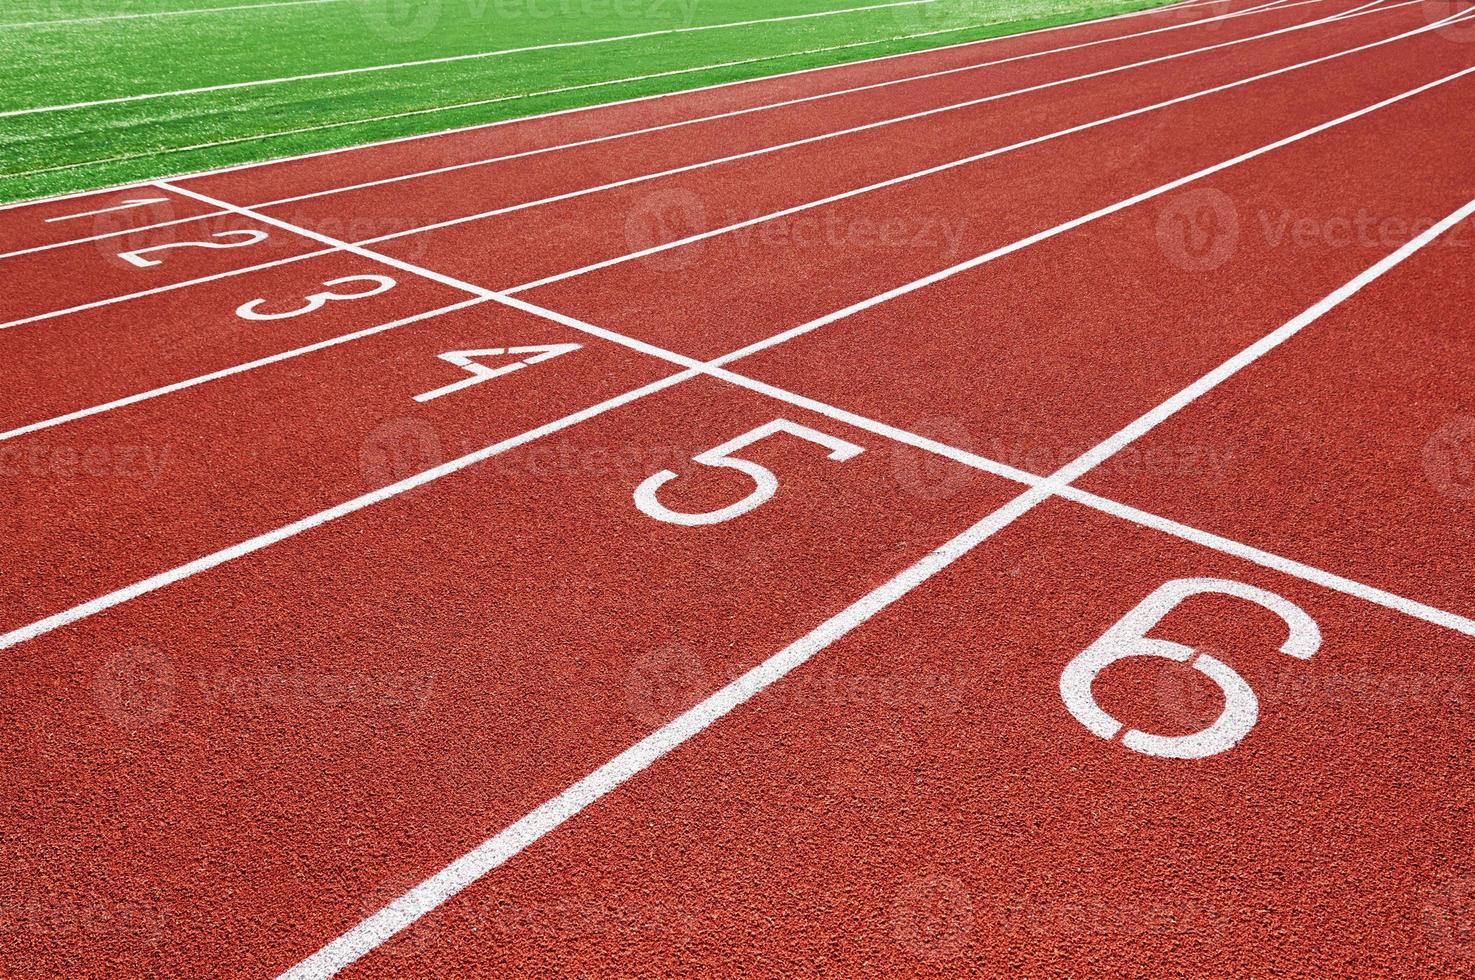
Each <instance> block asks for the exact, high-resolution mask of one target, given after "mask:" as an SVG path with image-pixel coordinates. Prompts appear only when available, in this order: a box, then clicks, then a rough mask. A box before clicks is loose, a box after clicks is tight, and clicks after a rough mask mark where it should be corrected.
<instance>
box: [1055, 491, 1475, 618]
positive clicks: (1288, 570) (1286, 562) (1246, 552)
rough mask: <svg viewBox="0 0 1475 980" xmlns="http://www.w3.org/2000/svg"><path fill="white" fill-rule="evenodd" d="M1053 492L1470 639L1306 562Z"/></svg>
mask: <svg viewBox="0 0 1475 980" xmlns="http://www.w3.org/2000/svg"><path fill="white" fill-rule="evenodd" d="M1056 492H1057V493H1058V494H1059V496H1061V497H1064V498H1065V499H1067V500H1072V501H1074V502H1076V503H1078V504H1084V505H1085V506H1087V507H1091V508H1094V509H1095V510H1099V511H1101V512H1102V513H1104V514H1110V515H1112V516H1113V517H1118V518H1120V519H1122V520H1124V521H1127V522H1128V523H1131V524H1137V525H1140V526H1141V527H1146V528H1152V529H1153V530H1155V531H1161V532H1162V533H1164V534H1168V535H1172V536H1173V537H1175V538H1179V539H1181V540H1183V541H1189V542H1192V543H1193V544H1197V545H1200V546H1202V547H1205V548H1209V549H1211V550H1213V551H1218V552H1221V553H1223V554H1226V555H1231V556H1233V557H1235V558H1240V559H1243V560H1244V561H1248V562H1252V563H1254V564H1256V565H1259V566H1260V567H1262V568H1268V569H1270V570H1271V571H1275V572H1280V573H1281V574H1283V575H1289V576H1291V577H1293V578H1298V579H1301V580H1303V581H1306V582H1310V583H1312V584H1313V585H1319V586H1321V587H1322V588H1324V589H1330V590H1331V591H1333V592H1340V593H1342V594H1343V595H1347V596H1351V597H1352V598H1354V599H1361V600H1363V601H1364V602H1370V603H1372V604H1374V605H1378V606H1382V607H1383V608H1385V609H1391V610H1393V611H1394V612H1399V613H1402V614H1404V615H1405V616H1411V617H1413V618H1414V619H1421V620H1423V621H1424V622H1426V623H1431V624H1433V625H1435V626H1442V627H1444V628H1445V629H1448V630H1453V631H1454V632H1456V633H1463V634H1464V635H1466V636H1475V620H1471V619H1470V618H1468V617H1466V616H1460V615H1457V614H1455V613H1452V612H1447V611H1445V610H1443V609H1437V608H1435V607H1434V606H1431V605H1429V604H1428V603H1424V602H1419V601H1417V600H1415V599H1410V598H1408V597H1406V596H1401V595H1396V594H1394V593H1392V592H1389V591H1387V590H1386V589H1380V588H1377V587H1376V586H1372V585H1366V584H1364V583H1362V582H1356V581H1353V580H1352V579H1350V578H1347V577H1345V576H1342V575H1336V574H1333V573H1332V572H1328V571H1326V570H1324V569H1321V568H1317V567H1315V566H1314V565H1308V564H1306V563H1305V562H1300V561H1296V560H1295V559H1293V558H1286V557H1283V556H1281V555H1277V554H1273V553H1271V552H1269V551H1265V550H1263V549H1261V548H1256V547H1254V546H1253V545H1248V544H1245V543H1243V542H1240V541H1235V540H1233V539H1231V538H1226V537H1224V536H1222V535H1218V534H1214V533H1213V532H1211V531H1204V530H1201V529H1199V528H1196V527H1189V526H1188V525H1187V524H1182V523H1180V522H1178V521H1174V520H1170V519H1169V518H1166V517H1161V516H1159V515H1157V514H1151V513H1148V512H1147V511H1145V510H1142V509H1140V508H1137V507H1133V506H1130V505H1129V504H1123V503H1119V502H1118V501H1115V500H1109V499H1107V498H1106V497H1102V496H1100V495H1098V494H1094V493H1090V492H1088V491H1085V490H1081V489H1080V488H1078V487H1073V486H1071V487H1063V488H1062V489H1060V490H1058V491H1056Z"/></svg>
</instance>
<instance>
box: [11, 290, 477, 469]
mask: <svg viewBox="0 0 1475 980" xmlns="http://www.w3.org/2000/svg"><path fill="white" fill-rule="evenodd" d="M487 301H488V297H483V296H474V297H472V298H471V299H466V300H462V301H461V302H459V303H452V304H450V305H449V306H442V307H439V308H437V309H434V310H428V311H426V312H424V313H416V314H415V315H413V316H407V317H402V318H400V319H398V320H393V321H390V322H389V323H381V324H378V325H377V326H372V327H366V328H364V329H362V330H355V331H353V332H352V333H346V334H340V335H338V336H336V337H329V338H327V339H326V340H320V341H317V342H316V343H312V344H307V345H305V346H302V347H297V348H294V349H292V350H288V351H282V352H280V353H277V354H270V355H267V356H266V357H259V358H257V359H256V360H254V361H247V362H246V363H244V364H236V365H232V366H231V367H227V368H221V369H220V370H218V371H211V372H209V373H208V374H201V375H197V376H195V377H193V378H187V379H185V380H184V381H177V382H175V383H173V384H167V385H164V386H162V387H159V388H153V389H150V390H148V391H141V392H138V393H137V394H133V395H128V396H126V397H123V398H118V399H115V400H113V401H110V402H104V403H103V404H100V405H93V406H91V407H89V408H83V409H79V410H77V411H75V412H68V413H66V414H65V415H58V416H56V417H54V418H49V419H45V420H43V421H40V422H32V423H30V424H29V425H22V426H20V427H18V428H15V429H11V430H10V431H8V432H0V442H5V441H7V440H10V439H16V438H18V437H20V436H24V435H30V434H31V433H32V432H40V431H42V430H43V429H50V428H54V427H55V426H58V425H64V424H66V423H67V422H75V421H77V420H78V419H85V418H87V417H89V416H92V415H101V414H102V413H104V412H111V411H113V410H115V409H119V408H126V407H127V406H129V405H137V404H138V403H139V402H145V401H150V400H152V399H155V398H161V397H163V396H164V395H172V394H174V393H175V392H177V391H184V390H185V389H187V388H193V387H195V386H197V385H202V384H207V383H209V382H211V381H218V380H220V379H221V378H229V377H231V376H232V375H236V374H244V373H245V372H247V371H254V370H256V369H257V368H260V367H265V366H266V365H268V364H276V363H278V362H280V361H288V360H291V359H292V358H294V357H301V356H302V355H304V354H311V353H312V352H313V351H320V350H325V349H327V348H329V347H336V346H338V345H339V344H346V343H349V342H351V341H355V340H361V339H363V338H364V337H372V336H374V335H375V334H381V333H384V332H386V331H389V330H395V329H397V328H399V327H404V326H408V325H409V324H412V323H419V322H420V321H421V320H429V319H432V318H434V317H438V316H444V315H445V314H447V313H453V312H455V311H456V310H461V309H465V308H466V307H468V306H475V305H477V304H478V303H485V302H487ZM242 325H243V326H244V323H243V324H242Z"/></svg>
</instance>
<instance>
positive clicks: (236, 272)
mask: <svg viewBox="0 0 1475 980" xmlns="http://www.w3.org/2000/svg"><path fill="white" fill-rule="evenodd" d="M335 251H338V250H337V249H333V248H320V249H316V250H315V251H311V252H303V253H301V254H299V255H289V256H287V257H286V258H282V259H273V260H271V261H270V262H262V263H260V264H259V265H248V266H243V267H242V268H239V269H227V270H225V271H224V272H217V273H215V274H214V275H209V276H200V277H199V278H197V279H186V280H184V281H183V282H174V283H169V284H168V285H164V286H155V287H154V288H153V289H141V290H139V291H138V292H136V293H124V294H123V295H122V296H112V297H109V298H108V299H99V300H94V301H93V302H91V303H80V304H78V305H76V306H69V307H67V308H66V309H63V310H51V311H50V312H47V313H37V314H35V315H34V316H27V317H22V318H20V319H19V320H10V321H8V322H6V323H0V330H9V329H10V328H12V327H23V326H25V325H26V324H28V323H39V322H40V321H42V320H54V319H55V318H57V317H60V316H69V315H71V314H73V313H81V312H83V311H84V310H95V309H98V308H99V307H103V306H112V305H113V304H114V303H126V302H128V301H129V300H135V299H142V298H143V297H145V296H158V295H159V294H160V293H172V292H173V291H174V290H176V289H186V288H188V287H190V286H198V285H200V284H201V283H206V282H215V281H216V280H217V279H229V278H231V277H232V276H240V275H245V274H246V273H248V272H259V271H261V270H262V269H274V268H276V267H277V266H279V265H288V264H290V263H293V262H301V261H302V260H303V259H310V258H313V257H314V256H318V255H327V254H328V253H329V252H335Z"/></svg>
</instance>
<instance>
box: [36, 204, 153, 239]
mask: <svg viewBox="0 0 1475 980" xmlns="http://www.w3.org/2000/svg"><path fill="white" fill-rule="evenodd" d="M168 201H169V199H168V198H167V197H130V198H129V199H128V200H126V201H124V202H123V203H122V204H114V205H113V206H112V207H110V208H98V209H97V210H95V211H78V212H76V213H74V214H62V215H57V216H56V217H55V218H47V219H46V224H51V223H53V222H56V221H74V220H76V219H77V218H90V217H92V216H93V215H98V214H111V213H112V212H114V211H128V210H131V209H133V208H141V207H143V206H144V205H146V204H167V203H168ZM128 230H131V231H137V230H138V229H128ZM125 233H126V232H120V234H125Z"/></svg>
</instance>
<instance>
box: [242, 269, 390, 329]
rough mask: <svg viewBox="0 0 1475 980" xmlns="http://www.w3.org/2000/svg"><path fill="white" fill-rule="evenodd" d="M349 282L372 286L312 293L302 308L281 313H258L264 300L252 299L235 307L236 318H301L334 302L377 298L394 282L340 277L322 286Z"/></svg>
mask: <svg viewBox="0 0 1475 980" xmlns="http://www.w3.org/2000/svg"><path fill="white" fill-rule="evenodd" d="M350 282H371V283H373V284H374V285H372V286H370V287H369V288H368V289H365V290H362V291H360V292H357V293H335V292H332V291H331V290H330V291H328V292H323V293H313V294H312V295H310V296H306V297H304V299H306V300H307V302H306V303H305V304H303V305H302V306H299V307H297V308H296V309H295V310H284V311H282V312H281V313H258V312H257V310H256V308H257V307H258V306H260V305H261V304H262V303H265V302H266V300H264V299H253V300H252V301H251V302H249V303H242V304H241V305H240V306H239V307H237V308H236V316H238V317H240V318H241V319H242V320H285V319H287V318H289V317H294V316H302V315H303V314H304V313H311V312H313V311H314V310H320V309H322V308H323V307H324V306H326V305H327V304H328V303H331V302H334V301H335V300H343V299H366V298H368V297H370V296H378V295H379V294H380V293H382V292H385V291H387V290H390V289H393V288H394V285H395V283H394V280H393V279H391V278H389V277H388V276H342V277H341V278H338V279H329V280H328V281H327V282H325V283H323V285H324V286H342V285H344V284H346V283H350Z"/></svg>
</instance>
